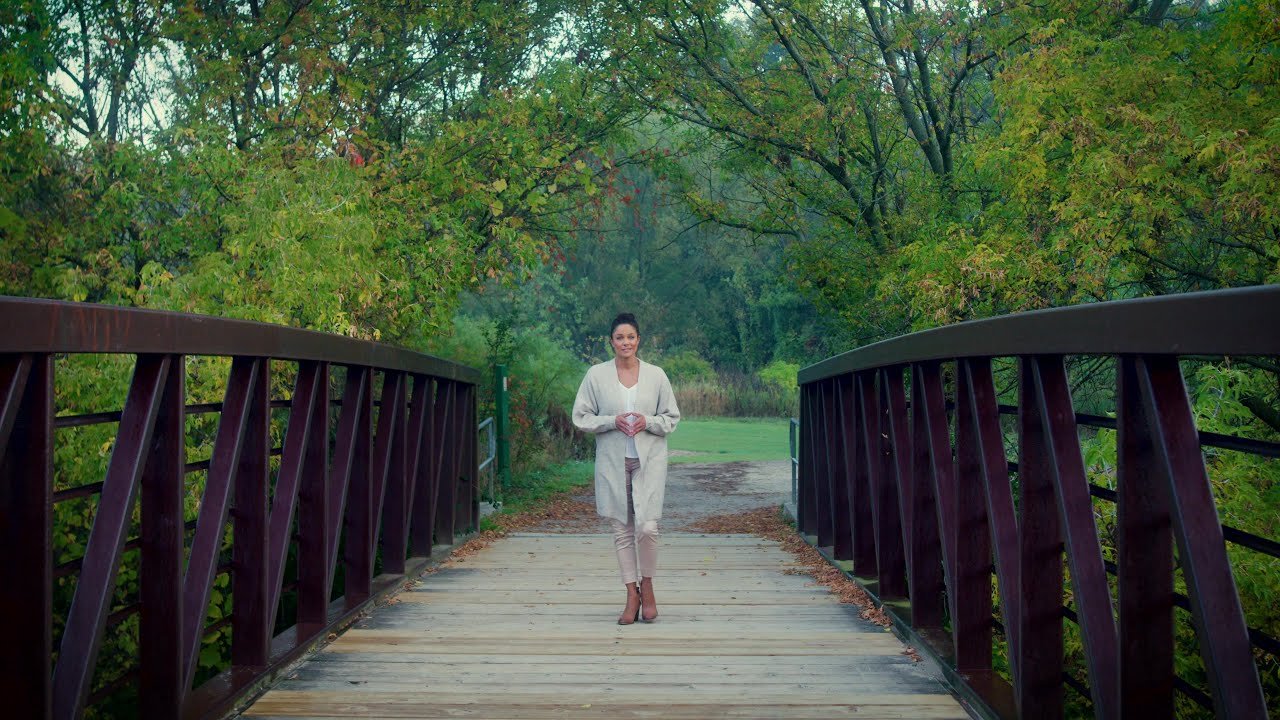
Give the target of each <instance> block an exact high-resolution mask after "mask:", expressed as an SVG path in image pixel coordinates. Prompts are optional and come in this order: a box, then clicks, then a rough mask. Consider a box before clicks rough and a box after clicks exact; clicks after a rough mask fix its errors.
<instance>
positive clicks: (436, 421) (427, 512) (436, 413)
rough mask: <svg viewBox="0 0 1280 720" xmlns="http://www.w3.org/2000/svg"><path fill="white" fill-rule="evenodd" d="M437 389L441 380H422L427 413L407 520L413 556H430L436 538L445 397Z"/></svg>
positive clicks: (423, 399) (410, 550) (415, 396)
mask: <svg viewBox="0 0 1280 720" xmlns="http://www.w3.org/2000/svg"><path fill="white" fill-rule="evenodd" d="M415 388H416V386H415ZM440 388H441V385H440V382H439V381H436V380H428V381H424V382H423V383H422V389H421V392H422V394H423V397H422V402H423V405H424V406H425V413H426V414H425V415H424V419H423V424H422V437H421V440H420V442H421V444H422V449H421V451H420V452H419V458H418V470H417V475H416V477H415V479H414V484H415V488H416V489H415V490H414V492H413V510H412V515H411V517H410V521H409V552H411V553H412V554H413V555H414V556H415V557H429V556H430V555H431V545H432V543H433V542H434V538H435V518H436V474H437V468H438V467H439V460H440V458H439V450H438V448H439V447H440V442H439V440H438V439H437V436H438V434H439V432H440V427H441V426H442V424H443V419H442V417H441V415H442V413H443V407H444V405H445V403H444V400H445V396H444V393H443V392H441V390H440ZM417 397H418V390H417V389H415V390H414V400H415V402H416V401H417Z"/></svg>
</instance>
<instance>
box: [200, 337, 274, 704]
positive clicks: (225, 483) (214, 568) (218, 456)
mask: <svg viewBox="0 0 1280 720" xmlns="http://www.w3.org/2000/svg"><path fill="white" fill-rule="evenodd" d="M260 364H261V361H260V360H258V359H257V358H247V357H237V358H235V359H234V360H232V361H231V375H230V377H229V378H228V379H227V390H226V393H225V394H224V396H223V401H222V417H221V418H220V419H219V420H218V434H217V437H216V438H215V439H214V444H213V457H212V458H210V462H209V476H208V479H207V480H206V481H205V487H204V498H203V500H202V501H201V503H200V511H199V514H198V515H197V517H196V531H195V536H194V537H193V538H192V540H191V552H190V555H189V558H188V561H187V574H186V577H185V579H184V581H183V592H182V613H183V619H182V655H183V678H184V679H183V687H184V688H190V687H191V683H192V681H193V680H194V678H195V673H196V666H197V662H198V658H199V656H200V645H201V641H202V639H203V637H204V621H205V617H206V616H207V615H208V614H209V598H210V596H211V595H212V592H213V582H214V577H215V575H216V574H217V572H218V557H219V555H220V554H221V552H222V539H223V535H224V534H225V530H226V527H225V526H226V520H227V513H228V511H229V509H230V504H231V491H232V488H233V487H234V482H235V476H236V472H237V470H238V469H239V468H240V455H241V453H242V452H244V447H245V444H246V439H245V435H246V434H247V433H248V427H249V424H250V418H251V417H252V415H253V402H252V398H253V397H254V394H253V393H254V385H255V384H256V383H257V381H258V379H259V377H260V375H261V371H260V369H259V365H260ZM250 442H251V440H250ZM233 642H234V633H233Z"/></svg>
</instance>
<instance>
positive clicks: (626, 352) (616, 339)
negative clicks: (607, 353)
mask: <svg viewBox="0 0 1280 720" xmlns="http://www.w3.org/2000/svg"><path fill="white" fill-rule="evenodd" d="M609 342H610V343H612V344H613V354H614V355H616V356H618V357H620V358H624V359H630V358H633V357H635V354H636V349H637V348H638V347H640V333H638V332H636V329H635V327H634V326H631V325H627V324H622V325H619V326H618V327H616V328H614V329H613V335H612V337H610V338H609Z"/></svg>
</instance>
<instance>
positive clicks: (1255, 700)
mask: <svg viewBox="0 0 1280 720" xmlns="http://www.w3.org/2000/svg"><path fill="white" fill-rule="evenodd" d="M1136 369H1137V373H1136V374H1137V376H1138V377H1137V379H1138V383H1139V387H1140V388H1141V392H1142V409H1143V413H1144V414H1145V416H1146V418H1147V421H1148V422H1149V423H1150V425H1151V428H1152V430H1153V432H1152V435H1153V436H1154V438H1155V440H1156V442H1155V453H1154V454H1155V460H1156V465H1157V467H1158V468H1159V469H1160V470H1161V471H1162V472H1163V474H1164V477H1165V480H1166V483H1167V484H1166V492H1167V493H1168V495H1169V498H1170V505H1169V507H1170V510H1171V517H1172V520H1173V530H1174V539H1175V540H1176V541H1177V543H1178V560H1179V565H1180V567H1181V568H1182V574H1183V577H1184V578H1185V579H1186V583H1187V596H1188V597H1189V598H1190V600H1191V617H1192V619H1193V620H1194V622H1195V626H1196V637H1197V639H1198V640H1199V641H1200V655H1201V657H1202V658H1203V659H1204V666H1205V671H1206V674H1207V675H1208V678H1209V691H1210V695H1211V696H1212V697H1213V707H1214V712H1215V713H1217V715H1218V716H1219V717H1227V718H1233V719H1234V718H1265V717H1267V704H1266V699H1265V698H1264V697H1263V695H1262V685H1261V683H1260V682H1259V680H1258V668H1257V666H1256V665H1255V664H1254V660H1253V649H1252V647H1251V646H1250V642H1249V629H1248V626H1247V625H1245V622H1244V613H1243V611H1242V610H1241V608H1240V595H1239V593H1238V592H1237V591H1236V583H1235V577H1234V576H1233V575H1232V573H1231V563H1230V562H1229V560H1228V558H1227V548H1226V541H1225V540H1224V539H1223V535H1222V523H1221V521H1220V520H1219V519H1218V510H1217V506H1216V505H1215V504H1214V501H1213V487H1212V486H1211V485H1210V484H1209V476H1208V473H1207V472H1206V470H1205V466H1204V455H1203V454H1202V453H1201V451H1200V442H1199V438H1198V436H1197V431H1196V426H1195V418H1194V416H1193V415H1192V412H1191V403H1190V401H1189V400H1188V398H1187V392H1186V386H1185V385H1184V384H1183V381H1182V371H1181V370H1180V369H1179V368H1178V361H1177V359H1176V358H1173V357H1168V356H1149V357H1145V358H1139V359H1138V361H1137V364H1136Z"/></svg>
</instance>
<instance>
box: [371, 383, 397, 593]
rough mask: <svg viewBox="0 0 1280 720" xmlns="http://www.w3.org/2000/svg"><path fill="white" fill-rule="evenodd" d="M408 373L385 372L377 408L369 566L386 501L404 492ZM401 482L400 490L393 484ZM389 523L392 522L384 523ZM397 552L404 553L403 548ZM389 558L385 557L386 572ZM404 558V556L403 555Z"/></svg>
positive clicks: (381, 523) (372, 558)
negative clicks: (405, 405)
mask: <svg viewBox="0 0 1280 720" xmlns="http://www.w3.org/2000/svg"><path fill="white" fill-rule="evenodd" d="M405 390H406V377H405V374H404V373H402V372H395V371H391V370H388V371H386V372H385V373H383V381H382V401H381V403H380V408H381V409H380V410H379V411H378V430H377V433H376V435H375V436H374V441H373V443H374V445H373V475H372V482H371V485H372V487H371V493H372V497H373V500H372V504H371V505H370V508H369V510H370V512H369V514H370V522H369V567H370V568H371V569H372V568H373V565H374V560H375V558H376V548H377V547H379V545H380V542H379V539H378V538H379V535H380V531H381V530H382V529H383V525H384V522H383V521H384V520H385V518H386V516H387V512H385V508H384V505H385V503H386V502H387V496H388V495H389V494H393V493H398V494H399V495H403V494H404V425H405V421H404V393H405ZM397 484H398V485H399V490H397V489H396V488H395V487H394V486H395V485H397ZM385 524H387V525H389V524H390V523H385ZM398 555H400V556H403V555H404V553H403V552H400V553H398ZM386 562H387V559H386V558H385V554H384V558H383V565H384V572H390V570H387V569H386V567H385V566H386ZM401 562H403V557H401Z"/></svg>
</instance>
